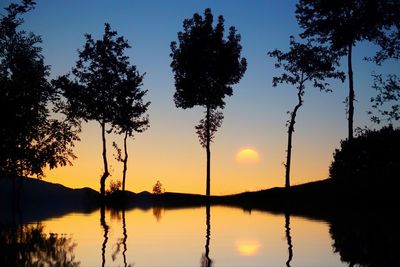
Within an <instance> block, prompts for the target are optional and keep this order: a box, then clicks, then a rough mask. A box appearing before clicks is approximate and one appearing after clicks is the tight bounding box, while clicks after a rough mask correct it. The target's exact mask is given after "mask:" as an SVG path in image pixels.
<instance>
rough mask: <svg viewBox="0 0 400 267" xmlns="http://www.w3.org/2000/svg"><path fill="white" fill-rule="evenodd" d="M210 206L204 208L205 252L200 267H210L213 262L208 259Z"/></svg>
mask: <svg viewBox="0 0 400 267" xmlns="http://www.w3.org/2000/svg"><path fill="white" fill-rule="evenodd" d="M210 217H211V216H210V205H207V206H206V227H207V230H206V245H205V252H204V253H203V254H202V255H201V259H200V266H201V267H211V266H213V261H212V260H211V259H210V256H209V254H210V236H211V219H210Z"/></svg>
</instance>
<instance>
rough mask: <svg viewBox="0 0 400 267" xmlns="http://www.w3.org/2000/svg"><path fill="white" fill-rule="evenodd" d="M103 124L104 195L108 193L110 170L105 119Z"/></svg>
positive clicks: (102, 191)
mask: <svg viewBox="0 0 400 267" xmlns="http://www.w3.org/2000/svg"><path fill="white" fill-rule="evenodd" d="M100 125H101V137H102V141H103V163H104V173H103V175H102V176H101V178H100V194H101V196H102V197H104V196H105V195H106V189H105V188H106V179H107V177H108V176H109V175H110V173H109V172H108V163H107V144H106V124H105V122H104V121H102V122H101V123H100Z"/></svg>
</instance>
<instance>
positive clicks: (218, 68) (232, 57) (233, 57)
mask: <svg viewBox="0 0 400 267" xmlns="http://www.w3.org/2000/svg"><path fill="white" fill-rule="evenodd" d="M213 21H214V18H213V15H212V13H211V9H209V8H207V9H206V10H205V11H204V18H203V17H202V16H201V15H199V14H198V13H195V14H194V15H193V18H191V19H185V20H184V21H183V29H184V31H183V32H179V33H178V43H177V42H172V43H171V51H172V53H171V54H170V56H171V58H172V63H171V68H172V70H173V72H174V78H175V88H176V92H175V94H174V101H175V105H176V106H177V107H178V108H183V109H186V108H192V107H194V106H201V107H204V108H205V109H206V111H205V118H204V119H202V120H201V121H200V123H199V125H198V126H196V130H197V131H196V132H197V133H198V135H199V139H200V143H201V145H202V146H203V147H205V148H206V154H207V170H206V195H207V196H209V195H210V160H211V159H210V158H211V152H210V143H211V142H212V141H213V137H214V133H215V132H216V130H217V128H218V127H220V126H221V123H222V119H223V116H222V113H221V112H220V111H218V110H217V109H218V108H220V109H223V108H224V107H225V101H224V98H225V96H231V95H232V93H233V90H232V85H234V84H236V83H238V82H239V81H240V79H241V78H242V77H243V74H244V72H245V71H246V67H247V62H246V59H245V58H241V56H240V53H241V50H242V47H241V45H240V43H239V42H240V35H239V34H237V33H236V29H235V27H230V28H229V33H228V37H227V39H224V18H223V16H219V17H218V22H217V25H216V26H215V27H213Z"/></svg>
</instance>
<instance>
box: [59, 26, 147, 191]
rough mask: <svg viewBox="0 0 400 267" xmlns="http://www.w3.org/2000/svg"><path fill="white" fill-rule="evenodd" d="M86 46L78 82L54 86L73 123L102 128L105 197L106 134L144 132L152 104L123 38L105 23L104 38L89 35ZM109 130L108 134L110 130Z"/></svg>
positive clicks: (76, 72) (76, 76)
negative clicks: (92, 123)
mask: <svg viewBox="0 0 400 267" xmlns="http://www.w3.org/2000/svg"><path fill="white" fill-rule="evenodd" d="M85 38H86V43H85V45H84V47H83V49H82V50H80V51H79V59H78V61H77V62H76V66H75V67H74V68H73V69H72V73H73V75H74V79H73V80H72V79H71V78H70V77H69V76H68V75H66V76H62V77H59V78H58V79H57V80H56V81H54V84H55V86H56V87H57V88H59V89H60V90H61V91H62V92H63V95H64V97H65V98H66V102H63V103H61V104H60V105H59V108H60V109H62V110H63V111H64V112H65V113H66V114H67V117H69V118H71V120H84V121H89V120H94V121H97V122H98V123H99V124H100V127H101V134H102V143H103V152H102V155H103V164H104V173H103V175H102V177H101V178H100V192H101V194H102V195H103V196H104V195H105V181H106V179H107V177H108V176H109V172H108V162H107V150H106V131H107V132H111V131H112V130H113V129H115V130H116V131H118V132H125V133H126V135H129V136H130V135H132V134H133V132H134V131H143V130H144V129H145V127H146V125H147V123H148V119H147V118H146V117H145V118H142V117H141V116H142V115H143V113H144V112H145V111H146V110H147V106H148V105H149V103H145V104H143V102H142V97H143V96H144V95H145V94H146V91H141V90H140V86H141V84H142V80H143V75H140V74H139V73H138V72H137V70H136V67H135V66H132V65H130V64H129V61H128V60H129V58H128V56H126V55H125V54H124V51H125V49H127V48H130V46H129V44H128V42H127V41H126V40H125V39H124V37H123V36H118V33H117V32H116V31H113V30H111V26H110V24H108V23H105V26H104V34H103V38H102V39H100V40H97V41H95V40H94V39H93V38H92V36H91V35H90V34H86V35H85ZM107 126H108V127H109V128H110V129H109V130H106V127H107Z"/></svg>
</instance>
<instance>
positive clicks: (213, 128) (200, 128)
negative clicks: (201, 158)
mask: <svg viewBox="0 0 400 267" xmlns="http://www.w3.org/2000/svg"><path fill="white" fill-rule="evenodd" d="M205 113H206V112H205ZM223 119H224V115H223V114H222V112H220V111H217V110H211V112H210V119H209V121H210V125H209V132H207V120H206V119H204V118H203V119H201V120H200V122H199V124H198V125H197V126H196V127H195V129H196V133H197V136H198V137H199V142H200V144H201V146H202V147H204V148H205V147H207V140H208V139H209V140H210V142H213V141H214V138H215V133H216V132H217V130H218V128H219V127H221V125H222V120H223Z"/></svg>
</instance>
